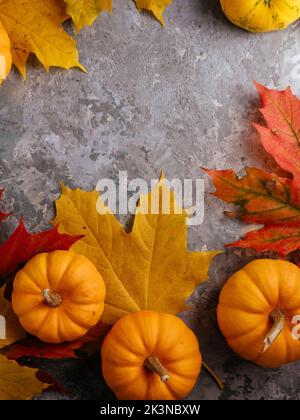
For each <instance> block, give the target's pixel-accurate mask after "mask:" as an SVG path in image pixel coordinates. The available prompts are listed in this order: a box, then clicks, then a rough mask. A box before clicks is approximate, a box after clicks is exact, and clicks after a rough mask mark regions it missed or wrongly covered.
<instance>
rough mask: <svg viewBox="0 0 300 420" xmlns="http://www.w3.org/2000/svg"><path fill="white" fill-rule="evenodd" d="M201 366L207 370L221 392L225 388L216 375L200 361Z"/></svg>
mask: <svg viewBox="0 0 300 420" xmlns="http://www.w3.org/2000/svg"><path fill="white" fill-rule="evenodd" d="M202 365H203V367H204V368H205V369H206V370H207V372H208V373H209V374H210V376H211V377H212V378H213V380H214V381H215V382H216V384H217V385H218V387H219V388H220V390H221V391H223V389H224V388H225V386H224V384H223V382H222V381H221V379H220V378H219V377H218V375H217V374H216V373H215V372H214V371H213V370H212V369H211V368H210V367H209V366H208V365H207V364H206V363H204V362H203V361H202Z"/></svg>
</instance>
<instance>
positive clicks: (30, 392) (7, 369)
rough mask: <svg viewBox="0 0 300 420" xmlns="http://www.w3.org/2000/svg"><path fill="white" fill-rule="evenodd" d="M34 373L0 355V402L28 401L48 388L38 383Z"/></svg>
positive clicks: (34, 371) (35, 370)
mask: <svg viewBox="0 0 300 420" xmlns="http://www.w3.org/2000/svg"><path fill="white" fill-rule="evenodd" d="M36 372H37V369H31V368H28V367H25V366H20V365H18V363H16V362H14V361H11V360H7V359H6V357H4V356H1V355H0V400H28V399H31V398H32V397H33V396H34V395H36V394H39V393H40V392H41V391H42V390H43V389H45V388H46V387H48V386H49V385H45V384H43V383H41V382H40V381H38V379H37V378H36V376H35V374H36Z"/></svg>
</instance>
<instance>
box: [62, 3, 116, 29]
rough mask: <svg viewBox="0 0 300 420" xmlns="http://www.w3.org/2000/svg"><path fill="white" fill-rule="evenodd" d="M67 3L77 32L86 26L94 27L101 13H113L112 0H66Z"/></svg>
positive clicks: (68, 11)
mask: <svg viewBox="0 0 300 420" xmlns="http://www.w3.org/2000/svg"><path fill="white" fill-rule="evenodd" d="M65 3H66V5H67V13H68V15H70V16H71V18H72V20H73V22H74V25H75V29H76V32H79V31H80V30H81V29H82V28H83V27H84V26H86V25H88V26H90V25H92V24H93V22H94V21H95V19H96V18H97V16H98V15H99V14H100V13H101V12H103V11H105V10H107V11H109V12H111V11H112V0H65Z"/></svg>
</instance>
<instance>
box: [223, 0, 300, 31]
mask: <svg viewBox="0 0 300 420" xmlns="http://www.w3.org/2000/svg"><path fill="white" fill-rule="evenodd" d="M221 5H222V9H223V11H224V13H225V15H226V16H227V17H228V19H229V20H231V22H232V23H234V24H235V25H237V26H240V27H241V28H244V29H246V30H247V31H250V32H271V31H278V30H281V29H285V28H287V27H288V26H289V25H290V24H291V23H293V22H295V21H296V20H298V19H299V18H300V0H221Z"/></svg>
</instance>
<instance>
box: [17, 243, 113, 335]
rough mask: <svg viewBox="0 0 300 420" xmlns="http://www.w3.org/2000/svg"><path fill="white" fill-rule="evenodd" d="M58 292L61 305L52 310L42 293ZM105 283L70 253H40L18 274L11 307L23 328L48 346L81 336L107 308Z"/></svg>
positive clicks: (82, 261) (87, 264)
mask: <svg viewBox="0 0 300 420" xmlns="http://www.w3.org/2000/svg"><path fill="white" fill-rule="evenodd" d="M45 289H50V290H51V291H52V292H55V293H59V294H60V295H61V297H62V303H61V304H60V305H59V306H58V307H56V308H52V307H49V306H48V304H47V303H46V302H45V299H44V297H43V296H42V294H41V292H42V290H45ZM104 298H105V284H104V281H103V279H102V276H101V275H100V274H99V272H98V271H97V269H96V267H95V266H94V265H93V264H92V263H91V262H90V261H89V260H88V259H87V258H86V257H84V256H82V255H77V254H74V253H73V252H70V251H55V252H52V253H49V254H47V253H44V254H39V255H37V256H35V257H34V258H32V259H31V260H30V261H29V262H28V263H27V264H26V265H25V267H24V268H23V269H22V270H20V271H19V272H18V274H17V275H16V277H15V280H14V286H13V294H12V306H13V310H14V312H15V313H16V315H17V316H18V318H19V321H20V323H21V325H22V326H23V328H24V329H25V330H26V331H27V332H29V333H30V334H32V335H35V336H36V337H38V338H39V339H40V340H42V341H45V342H47V343H61V342H64V341H72V340H76V339H78V338H80V337H82V336H83V335H84V334H86V333H87V332H88V330H90V329H91V328H92V327H93V326H95V325H96V324H97V323H98V321H99V319H100V317H101V315H102V313H103V309H104Z"/></svg>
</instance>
